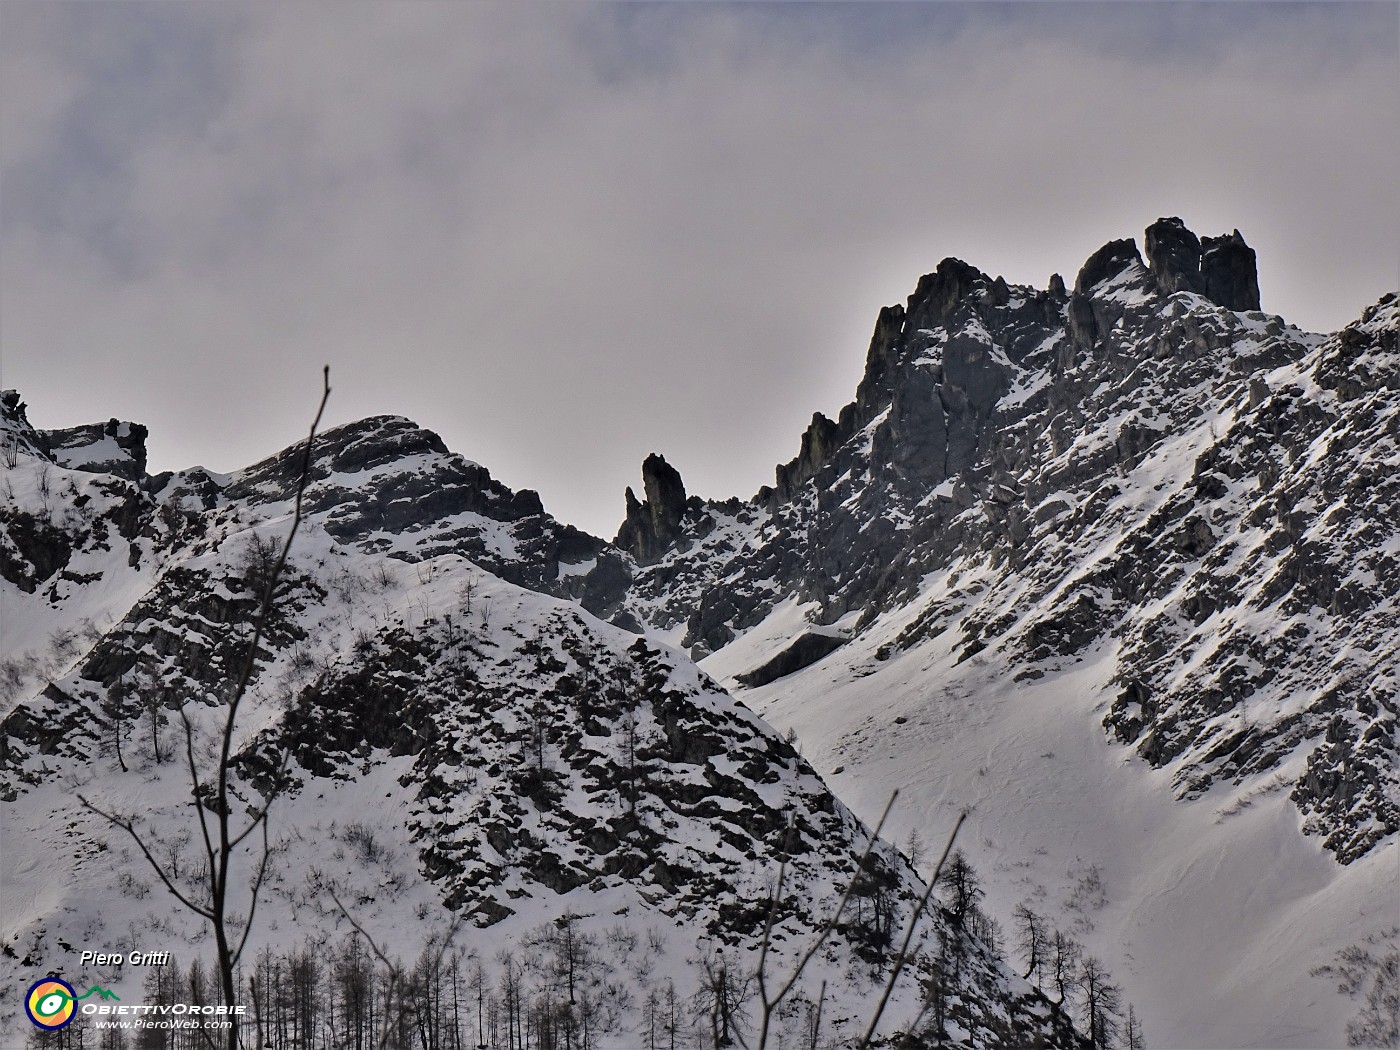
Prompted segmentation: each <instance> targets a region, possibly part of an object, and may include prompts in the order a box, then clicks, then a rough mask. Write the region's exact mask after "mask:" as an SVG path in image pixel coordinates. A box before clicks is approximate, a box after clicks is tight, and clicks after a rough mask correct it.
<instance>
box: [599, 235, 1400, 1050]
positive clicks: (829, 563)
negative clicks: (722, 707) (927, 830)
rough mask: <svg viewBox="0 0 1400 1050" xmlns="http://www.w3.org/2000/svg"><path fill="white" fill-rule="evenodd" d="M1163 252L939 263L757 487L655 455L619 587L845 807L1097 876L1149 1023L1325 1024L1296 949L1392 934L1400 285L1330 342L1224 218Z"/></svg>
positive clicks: (1049, 868) (1002, 890)
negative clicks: (1072, 260)
mask: <svg viewBox="0 0 1400 1050" xmlns="http://www.w3.org/2000/svg"><path fill="white" fill-rule="evenodd" d="M1145 244H1146V255H1147V259H1146V261H1144V259H1143V258H1142V255H1141V254H1140V253H1139V251H1138V249H1137V247H1136V245H1135V243H1134V242H1131V241H1116V242H1112V243H1110V244H1108V245H1105V246H1104V248H1102V249H1100V250H1099V251H1098V252H1096V253H1095V254H1094V255H1093V256H1092V257H1091V258H1090V259H1089V260H1088V261H1087V262H1086V263H1085V265H1084V267H1083V269H1082V270H1081V271H1080V273H1079V275H1078V278H1077V280H1076V281H1075V283H1074V287H1073V290H1070V289H1067V288H1066V286H1065V284H1064V282H1063V281H1062V280H1061V279H1060V278H1059V277H1058V275H1057V276H1053V277H1052V278H1051V279H1050V282H1049V286H1048V288H1047V289H1044V290H1037V289H1032V288H1027V287H1016V286H1009V285H1007V284H1006V282H1004V281H1002V280H1001V279H1000V278H996V279H993V278H991V277H989V276H987V275H986V274H983V273H981V272H980V271H978V270H976V269H974V268H972V267H970V266H968V265H966V264H964V263H962V262H960V261H958V260H953V259H949V260H945V261H944V262H943V263H942V264H940V265H939V267H938V269H937V271H936V272H935V273H933V274H930V275H928V276H927V277H925V278H923V279H922V280H921V281H920V282H919V284H918V287H917V288H916V290H915V291H914V294H913V295H912V296H911V297H910V299H909V301H908V303H907V305H905V306H903V307H900V306H894V307H890V308H888V309H886V310H884V311H883V312H882V313H881V315H880V318H879V320H878V322H877V324H876V327H875V332H874V336H873V338H872V340H871V344H870V348H869V352H868V356H867V365H866V372H865V377H864V379H863V380H862V382H861V384H860V386H859V388H858V390H857V392H856V397H855V400H854V401H853V402H852V403H850V404H849V405H847V406H846V407H845V408H843V409H842V410H841V412H840V414H839V416H838V418H837V419H836V420H831V419H828V418H827V417H825V416H823V415H821V414H820V413H819V414H818V415H816V416H815V417H814V418H813V421H812V424H811V426H810V427H809V428H808V430H807V432H806V433H805V434H804V435H803V437H802V441H801V448H800V451H799V453H798V455H797V457H796V458H794V459H793V460H792V461H791V462H789V463H787V464H785V465H782V466H780V467H778V469H777V475H776V479H775V484H774V485H773V486H772V487H771V488H764V489H763V490H761V491H760V492H759V493H758V494H757V495H755V496H754V497H753V498H752V499H750V500H747V501H738V500H730V501H728V502H723V503H720V502H703V501H700V500H697V499H695V498H694V497H687V496H686V494H685V487H684V484H683V483H682V482H681V480H680V475H679V473H678V472H676V471H675V469H674V468H673V467H671V466H670V465H669V464H667V463H666V462H665V461H664V460H663V459H661V458H660V457H657V456H653V457H649V458H648V460H647V462H646V463H644V464H643V476H644V480H645V481H646V491H647V494H648V498H647V501H646V502H645V503H639V502H638V501H637V500H636V499H635V497H633V496H631V494H630V493H629V498H628V501H627V503H628V510H627V520H626V523H625V524H624V525H623V528H622V530H621V531H620V533H619V536H618V542H619V543H620V544H622V545H624V546H627V547H628V548H629V549H630V550H631V551H632V553H633V555H634V557H635V558H636V560H637V561H638V562H639V563H640V565H641V567H640V568H639V570H638V573H637V577H636V580H635V582H634V586H633V588H632V590H631V592H630V593H629V596H628V607H629V608H631V609H632V610H633V611H634V614H635V615H636V616H637V617H638V618H639V619H641V620H642V621H643V622H645V623H647V624H648V625H649V626H651V627H652V628H653V629H654V630H658V631H660V632H662V633H663V634H664V635H665V636H666V637H669V638H671V639H672V640H673V641H675V642H676V643H677V644H680V645H682V646H684V647H686V648H688V649H689V650H690V651H691V652H692V654H694V655H695V656H696V657H697V658H700V659H701V665H702V666H703V667H705V668H706V669H707V670H709V671H710V672H711V673H712V674H715V675H716V676H717V677H718V678H720V680H721V681H723V682H726V683H728V684H730V685H731V687H733V688H735V689H736V691H737V695H739V696H741V697H742V698H743V699H744V700H745V702H746V703H748V704H750V705H752V706H753V707H755V709H757V710H759V711H760V712H761V713H763V714H764V715H765V717H767V718H769V719H770V720H771V721H772V722H774V723H775V724H777V725H779V726H782V727H785V728H790V729H794V730H795V731H796V732H797V734H798V735H799V737H800V739H801V740H802V743H803V745H804V751H805V753H806V754H808V755H809V757H811V759H812V761H813V762H814V764H815V765H816V766H817V768H818V769H820V770H823V771H825V772H827V773H829V774H832V775H833V783H834V784H835V785H836V786H837V789H838V790H839V791H841V792H842V793H843V795H844V797H847V798H848V799H850V800H851V801H852V802H853V803H855V804H856V808H857V810H858V811H861V810H863V811H864V812H867V813H868V812H870V811H871V808H872V807H873V806H878V798H879V796H880V793H881V792H882V791H885V790H888V788H889V787H890V786H895V785H901V786H904V787H906V788H909V789H910V790H912V791H913V792H915V793H916V794H917V797H918V798H919V799H920V801H921V803H922V804H923V805H924V806H926V807H927V810H926V811H927V812H932V813H938V814H941V815H943V816H944V818H945V819H946V815H947V814H948V813H950V812H953V811H956V810H957V809H959V808H961V807H963V806H966V805H968V804H969V803H970V802H975V803H976V807H977V808H976V809H975V811H974V825H975V826H977V825H980V827H981V829H982V833H983V847H982V848H980V849H978V850H976V851H974V852H975V855H977V856H980V858H981V859H984V861H986V862H990V863H991V864H993V865H995V866H998V867H1002V868H1003V869H1004V875H1003V877H1002V878H1001V879H999V880H998V883H999V885H998V886H997V888H996V890H995V891H994V892H995V893H996V894H997V895H998V896H999V897H1000V899H1001V901H1002V903H1003V906H1004V907H1006V906H1010V905H1011V904H1012V903H1013V902H1015V901H1016V900H1018V899H1023V898H1027V897H1030V898H1036V897H1044V896H1046V895H1048V896H1051V897H1054V896H1057V895H1058V896H1059V897H1060V899H1061V900H1063V901H1066V902H1070V901H1072V900H1073V898H1074V895H1075V887H1076V883H1077V878H1076V876H1075V874H1074V873H1075V872H1076V871H1084V870H1087V869H1088V868H1090V867H1092V866H1093V865H1101V866H1102V867H1103V868H1104V869H1105V870H1109V871H1111V872H1112V875H1113V878H1112V880H1111V881H1112V883H1113V884H1115V892H1114V897H1115V898H1116V899H1115V900H1114V902H1113V903H1114V904H1115V905H1116V907H1115V908H1110V909H1109V910H1108V912H1107V913H1106V914H1105V915H1104V916H1101V917H1095V918H1094V919H1093V921H1094V923H1095V924H1097V925H1099V926H1101V927H1103V929H1102V930H1101V932H1100V933H1099V934H1098V936H1097V937H1096V938H1091V940H1092V942H1093V943H1094V946H1095V947H1096V948H1097V949H1098V950H1100V951H1102V953H1103V954H1104V955H1105V957H1107V958H1116V959H1118V960H1120V961H1121V962H1122V963H1123V964H1125V965H1127V966H1128V967H1129V968H1130V969H1131V970H1134V971H1136V972H1138V973H1140V974H1141V984H1139V985H1138V986H1137V987H1138V988H1142V989H1144V991H1143V992H1141V993H1140V994H1142V996H1143V997H1144V1016H1145V1017H1146V1018H1147V1022H1148V1023H1147V1027H1148V1031H1149V1032H1151V1033H1153V1034H1154V1037H1155V1038H1162V1039H1164V1040H1165V1043H1164V1045H1171V1046H1236V1045H1269V1046H1320V1045H1341V1041H1342V1040H1343V1034H1342V1031H1343V1026H1344V1018H1345V1016H1346V1015H1347V1014H1348V1013H1349V1012H1350V1011H1353V1010H1354V1009H1355V1004H1352V1003H1349V1002H1348V1001H1347V1000H1346V999H1343V998H1338V997H1336V996H1334V995H1333V994H1332V992H1333V989H1332V988H1331V987H1329V986H1328V985H1327V984H1326V983H1325V982H1322V981H1319V980H1318V979H1317V978H1315V977H1313V976H1312V975H1311V973H1310V971H1311V970H1312V969H1313V968H1316V967H1318V966H1324V965H1327V964H1328V963H1329V962H1330V960H1331V959H1332V957H1333V955H1334V954H1335V953H1336V952H1338V951H1343V950H1345V949H1346V948H1347V947H1348V946H1349V945H1351V944H1353V943H1368V942H1369V943H1371V944H1372V945H1374V944H1376V943H1383V942H1384V943H1389V944H1391V946H1392V948H1391V950H1393V945H1394V937H1395V929H1396V927H1397V926H1400V911H1398V910H1397V908H1396V893H1395V886H1396V876H1397V874H1400V872H1397V854H1396V849H1397V847H1396V834H1395V833H1396V831H1397V829H1398V828H1400V777H1397V774H1396V769H1397V763H1396V742H1395V724H1396V711H1397V700H1396V682H1397V669H1398V668H1400V659H1397V638H1400V636H1398V635H1397V633H1396V631H1395V624H1396V623H1397V622H1400V604H1397V592H1400V566H1397V562H1396V556H1397V552H1400V534H1397V531H1396V521H1397V520H1400V515H1397V510H1400V505H1397V493H1400V488H1397V485H1400V471H1397V469H1396V467H1397V464H1398V463H1400V399H1398V398H1397V372H1396V367H1397V349H1396V333H1397V329H1400V305H1398V304H1397V300H1396V297H1395V296H1394V295H1390V296H1387V297H1385V298H1384V299H1382V300H1381V301H1380V302H1379V303H1377V304H1376V305H1375V306H1373V307H1371V308H1369V309H1368V310H1367V311H1366V312H1365V314H1364V316H1363V317H1362V318H1361V319H1359V320H1358V321H1357V322H1356V323H1355V324H1353V325H1351V326H1349V327H1348V328H1346V329H1345V330H1344V331H1342V332H1339V333H1337V334H1335V335H1333V336H1330V337H1323V336H1318V335H1313V334H1310V333H1305V332H1301V331H1299V330H1297V329H1296V328H1293V327H1291V326H1289V325H1288V324H1286V323H1285V322H1284V321H1283V320H1282V319H1281V318H1279V317H1275V316H1272V315H1268V314H1265V313H1262V312H1260V311H1259V309H1258V306H1259V300H1258V288H1257V281H1256V279H1255V276H1254V257H1253V252H1252V251H1251V250H1250V249H1249V248H1248V247H1247V246H1246V245H1245V243H1244V240H1243V238H1242V237H1241V236H1240V235H1239V234H1238V232H1235V233H1232V234H1230V235H1228V236H1225V237H1220V238H1206V239H1204V240H1200V239H1198V238H1196V236H1195V235H1194V234H1192V233H1191V232H1190V231H1189V230H1187V229H1186V228H1185V226H1184V225H1183V224H1182V223H1181V222H1180V220H1178V219H1163V220H1159V221H1158V222H1157V223H1154V224H1153V225H1152V226H1151V227H1150V228H1149V229H1148V230H1147V235H1146V239H1145ZM654 494H655V495H654ZM745 687H751V688H749V690H748V691H745ZM1042 767H1043V768H1042ZM973 770H975V775H973V774H970V771H973ZM1091 771H1098V772H1091ZM1100 773H1101V774H1102V776H1103V778H1104V779H1103V780H1098V779H1097V777H1098V776H1099V775H1100ZM838 774H840V775H838ZM1031 785H1034V787H1033V789H1029V788H1030V786H1031ZM1144 792H1146V796H1147V798H1146V799H1145V800H1144V803H1143V804H1144V805H1145V806H1148V807H1149V809H1148V810H1147V811H1144V814H1143V816H1142V818H1141V822H1140V824H1139V825H1138V826H1137V827H1134V828H1132V829H1131V830H1127V829H1121V828H1120V829H1112V828H1109V827H1106V825H1110V824H1113V823H1115V822H1117V821H1118V820H1119V819H1121V816H1122V815H1121V814H1120V813H1119V810H1120V808H1121V809H1122V810H1123V811H1124V812H1126V813H1133V812H1134V809H1133V806H1132V805H1131V803H1130V800H1131V799H1133V798H1135V797H1137V796H1139V795H1143V794H1144ZM1168 796H1174V797H1175V798H1177V799H1180V800H1182V801H1183V802H1187V803H1189V805H1186V806H1180V807H1175V808H1173V807H1165V808H1164V807H1162V806H1161V805H1160V800H1161V799H1162V798H1165V797H1168ZM1147 812H1150V813H1151V817H1150V819H1149V818H1148V817H1147V815H1146V813H1147ZM1265 814H1267V817H1266V816H1265ZM1265 820H1267V821H1268V822H1269V826H1268V827H1267V828H1265V827H1263V826H1258V825H1260V823H1261V822H1263V821H1265ZM1221 829H1228V831H1222V830H1221ZM1066 836H1068V838H1069V839H1070V841H1069V842H1067V841H1065V839H1066ZM1319 847H1320V849H1319ZM1322 851H1325V853H1323V852H1322ZM1051 858H1053V859H1051ZM1023 868H1024V869H1025V870H1021V869H1023ZM1265 873H1267V877H1265ZM1056 883H1059V886H1058V888H1057V887H1056V885H1055V884H1056ZM1120 894H1121V895H1122V896H1121V897H1120ZM1226 902H1229V904H1228V905H1227V903H1226ZM1222 909H1223V913H1222ZM1070 910H1071V911H1073V909H1070ZM1115 911H1116V912H1117V914H1114V912H1115ZM1300 913H1301V914H1300ZM1283 946H1286V949H1287V950H1286V951H1280V949H1281V947H1283ZM1207 960H1212V961H1207ZM1128 985H1129V987H1130V988H1133V987H1134V985H1133V982H1128ZM1154 990H1155V991H1154Z"/></svg>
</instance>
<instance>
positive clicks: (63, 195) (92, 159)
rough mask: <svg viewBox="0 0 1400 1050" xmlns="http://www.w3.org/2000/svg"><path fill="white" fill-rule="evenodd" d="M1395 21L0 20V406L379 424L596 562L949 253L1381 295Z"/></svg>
mask: <svg viewBox="0 0 1400 1050" xmlns="http://www.w3.org/2000/svg"><path fill="white" fill-rule="evenodd" d="M1398 13H1400V6H1397V5H1396V4H1394V3H1378V4H1324V5H1317V6H1313V5H1308V4H1282V5H1270V4H1218V5H1204V6H1198V5H1186V4H1135V3H1118V4H1103V5H1100V4H1088V3H1081V4H1073V5H1059V4H1050V3H1044V4H1020V5H1014V4H1013V5H999V4H990V3H985V4H983V3H979V4H969V5H959V4H912V3H906V4H892V5H881V4H874V3H856V4H821V5H809V4H800V3H791V4H777V5H762V4H746V5H733V6H731V5H722V4H667V5H649V4H615V5H592V4H587V3H568V4H564V3H557V4H546V3H533V2H520V0H511V2H509V3H503V4H499V5H493V4H462V3H455V2H452V3H432V2H419V3H413V4H407V3H393V4H391V3H387V2H385V3H365V4H340V3H335V4H333V3H329V2H321V3H308V4H298V3H276V4H272V3H260V4H252V3H248V4H232V3H229V4H220V3H203V4H169V3H157V4H140V3H123V2H113V3H106V4H92V3H77V4H67V3H62V2H57V3H54V2H43V3H28V2H22V0H4V2H3V3H0V75H3V83H0V99H3V107H4V108H3V118H2V119H3V125H0V134H2V136H3V137H0V154H2V157H0V159H2V160H3V182H2V183H0V368H3V374H0V380H2V381H3V383H4V385H5V386H13V387H18V388H19V389H20V390H21V392H22V393H23V395H24V397H25V399H26V400H27V401H28V403H29V405H30V416H31V419H32V420H33V421H34V422H35V423H36V425H39V426H44V427H57V426H65V425H73V424H76V423H80V422H87V421H91V420H97V419H106V418H108V417H110V416H118V417H121V418H125V419H132V420H136V421H139V422H143V423H145V424H147V425H148V426H149V427H150V428H151V438H150V442H149V444H150V452H151V466H152V469H153V470H159V469H173V468H178V467H182V466H189V465H192V464H196V463H200V464H204V465H206V466H208V467H210V468H212V469H215V470H233V469H236V468H238V467H240V466H243V465H246V464H248V463H250V462H252V461H253V460H255V459H258V458H261V457H262V456H265V455H267V454H269V453H271V452H273V451H275V450H276V449H278V448H280V447H282V446H284V445H286V444H289V443H291V442H292V441H295V440H296V439H297V438H298V436H299V435H300V434H301V432H302V431H303V430H304V427H305V425H306V423H307V422H308V420H309V416H310V413H311V412H312V410H313V408H314V403H315V401H316V397H317V393H318V383H319V369H320V366H321V364H322V363H328V364H330V366H331V370H332V382H333V385H334V387H335V392H334V394H333V395H332V402H331V407H330V416H331V418H332V421H333V422H341V421H346V420H350V419H355V418H358V417H361V416H365V415H370V414H376V413H396V414H403V415H408V416H411V417H412V418H414V419H416V420H417V421H418V422H420V423H422V424H423V425H424V426H427V427H429V428H431V429H433V430H436V431H438V432H439V433H440V434H442V435H443V437H444V439H445V440H446V441H447V443H448V444H449V446H451V447H452V448H454V449H456V450H457V451H460V452H462V453H463V454H464V455H466V456H468V457H469V458H471V459H474V460H477V461H478V462H481V463H483V464H485V465H486V466H487V467H489V468H490V469H491V471H492V472H493V473H494V474H496V476H498V477H500V478H501V479H502V480H504V481H505V482H506V483H507V484H509V485H511V486H513V487H516V488H523V487H529V488H534V489H537V490H539V492H540V493H541V495H542V496H543V498H544V501H545V505H546V507H547V508H548V509H549V510H550V511H551V512H553V513H554V514H555V515H557V516H559V517H561V518H563V519H565V520H568V521H572V522H574V523H576V524H578V525H581V526H583V527H585V528H587V529H589V530H590V531H593V532H598V533H604V534H607V535H609V536H611V535H612V533H613V532H614V531H615V529H616V526H617V524H618V522H619V521H620V519H621V516H622V490H623V487H624V486H625V485H628V484H632V485H634V486H635V485H637V482H638V478H639V465H640V462H641V460H642V458H643V457H644V456H645V455H646V454H647V453H648V452H652V451H658V452H661V453H663V454H664V455H665V456H666V457H667V458H668V459H669V460H670V461H671V462H672V463H673V464H675V465H676V466H677V467H678V468H679V469H680V470H681V472H682V474H683V476H684V478H685V480H686V484H687V487H688V488H689V489H690V491H691V492H694V493H698V494H700V495H704V496H711V497H716V498H723V497H726V496H729V495H742V496H748V495H750V494H752V492H753V491H754V490H755V489H756V488H757V487H758V486H759V485H760V484H763V483H765V482H771V480H772V469H773V465H774V464H775V463H776V462H778V461H780V460H786V459H788V458H790V457H791V456H792V455H794V454H795V453H796V450H797V445H798V438H799V435H800V433H801V431H802V429H803V427H805V425H806V423H807V421H808V419H809V418H810V417H811V414H812V412H813V411H815V410H818V409H820V410H823V411H825V412H827V413H828V414H834V413H835V412H836V410H837V409H839V407H840V406H841V405H842V404H843V403H845V402H846V401H848V400H849V399H850V397H851V395H852V393H853V391H854V389H855V384H856V382H857V380H858V379H859V377H860V372H861V367H862V365H863V360H864V353H865V348H866V344H867V341H868V339H869V335H870V330H871V328H872V326H873V324H874V320H875V314H876V312H877V310H878V309H879V307H880V306H882V305H884V304H887V303H892V302H899V301H902V300H903V299H904V298H905V297H906V296H907V295H908V293H909V291H910V290H911V289H912V288H913V286H914V284H915V282H916V280H917V279H918V277H919V275H920V274H922V273H924V272H927V271H928V270H931V269H932V268H933V267H934V266H935V265H936V264H937V262H938V260H939V259H941V258H943V257H944V256H948V255H954V256H958V257H960V258H963V259H965V260H966V261H968V262H971V263H973V264H975V265H977V266H979V267H980V268H982V269H983V270H986V271H987V272H989V273H991V274H994V275H995V274H1003V275H1005V277H1006V278H1007V279H1008V280H1009V281H1012V282H1023V283H1031V284H1034V285H1036V286H1038V287H1044V286H1045V283H1046V281H1047V279H1048V278H1049V275H1050V274H1051V273H1052V272H1056V271H1058V272H1060V273H1062V274H1064V275H1065V277H1066V278H1067V279H1069V280H1072V279H1073V276H1074V273H1075V272H1076V271H1077V269H1078V267H1079V266H1080V264H1081V263H1082V262H1083V261H1084V259H1085V257H1086V256H1087V255H1088V254H1089V253H1090V252H1091V251H1093V249H1095V248H1096V247H1098V246H1099V245H1100V244H1102V243H1103V242H1105V241H1107V240H1109V239H1112V238H1115V237H1128V236H1132V237H1137V238H1138V239H1139V243H1141V236H1142V230H1143V228H1144V227H1145V226H1146V225H1148V224H1149V223H1150V222H1152V221H1153V220H1154V219H1156V218H1157V217H1158V216H1162V215H1180V216H1182V218H1184V219H1185V220H1186V223H1187V224H1188V225H1189V226H1190V227H1191V228H1192V229H1194V230H1195V231H1196V232H1197V233H1200V234H1217V233H1223V232H1228V231H1229V230H1230V229H1232V228H1235V227H1238V228H1239V229H1240V230H1241V232H1242V233H1243V234H1244V235H1245V237H1246V239H1247V240H1248V241H1249V242H1250V244H1251V245H1253V246H1254V248H1255V249H1256V251H1257V252H1258V253H1259V283H1260V288H1261V292H1262V298H1263V302H1264V308H1265V309H1266V310H1270V311H1274V312H1278V313H1281V314H1283V315H1284V316H1285V317H1287V318H1288V319H1289V320H1291V321H1293V322H1294V323H1297V324H1300V325H1302V326H1303V327H1307V328H1313V329H1318V330H1331V329H1335V328H1337V327H1340V326H1341V325H1343V324H1345V323H1346V322H1347V321H1348V320H1350V319H1352V318H1354V317H1355V316H1356V315H1357V314H1359V313H1360V311H1361V310H1362V309H1363V308H1364V307H1365V306H1366V305H1367V304H1368V303H1370V302H1373V301H1374V300H1375V299H1376V298H1377V297H1378V296H1379V295H1381V294H1382V293H1383V292H1385V291H1388V290H1392V289H1394V288H1395V287H1396V284H1397V280H1400V278H1397V255H1396V253H1397V248H1396V245H1397V243H1400V218H1398V217H1397V201H1396V171H1397V170H1400V148H1398V147H1397V129H1400V92H1398V91H1397V84H1398V83H1400V58H1398V57H1397V56H1398V55H1400V34H1398V33H1397V25H1398V24H1400V14H1398Z"/></svg>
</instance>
